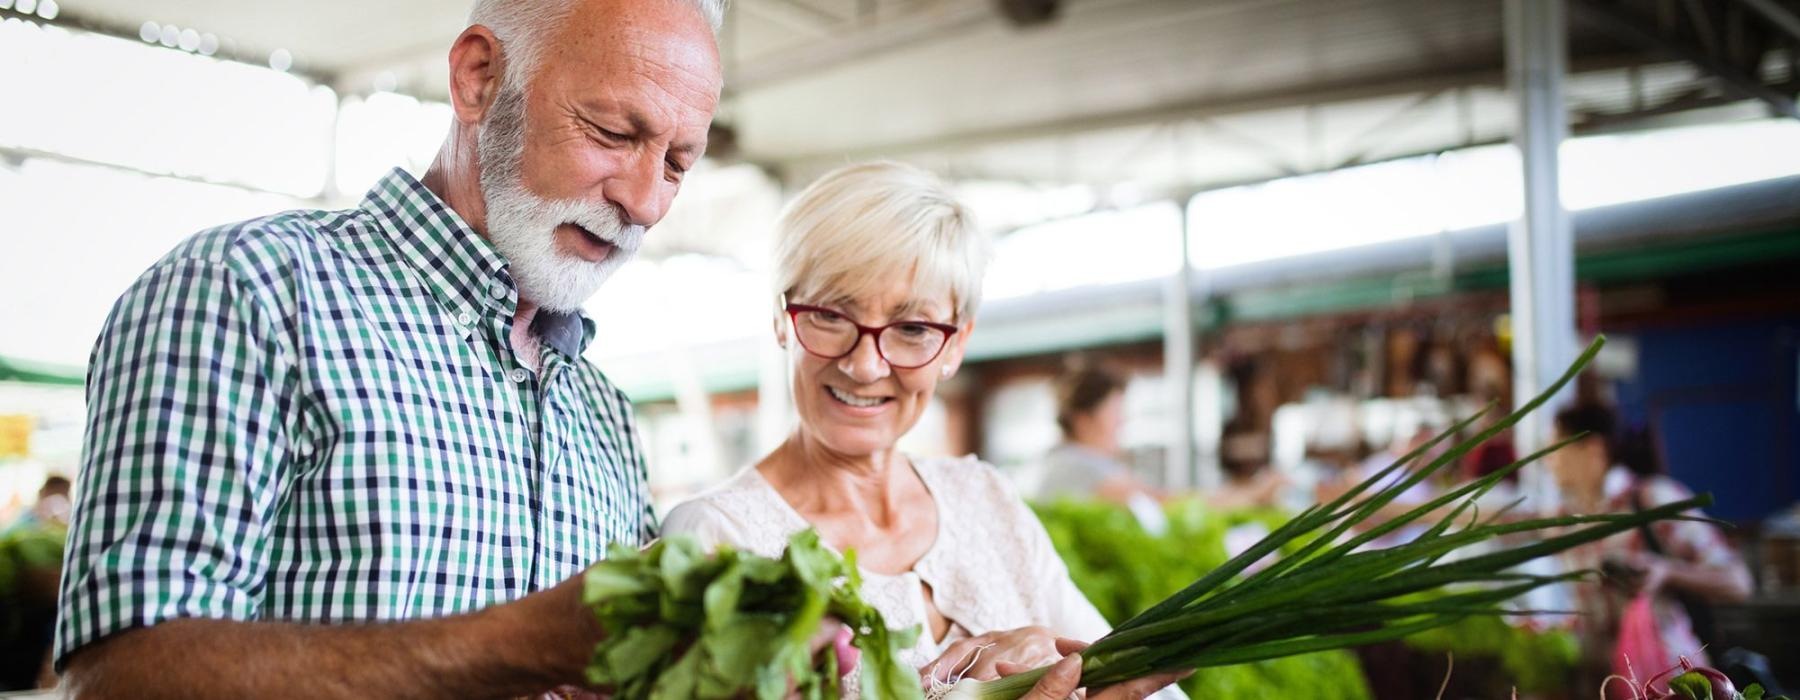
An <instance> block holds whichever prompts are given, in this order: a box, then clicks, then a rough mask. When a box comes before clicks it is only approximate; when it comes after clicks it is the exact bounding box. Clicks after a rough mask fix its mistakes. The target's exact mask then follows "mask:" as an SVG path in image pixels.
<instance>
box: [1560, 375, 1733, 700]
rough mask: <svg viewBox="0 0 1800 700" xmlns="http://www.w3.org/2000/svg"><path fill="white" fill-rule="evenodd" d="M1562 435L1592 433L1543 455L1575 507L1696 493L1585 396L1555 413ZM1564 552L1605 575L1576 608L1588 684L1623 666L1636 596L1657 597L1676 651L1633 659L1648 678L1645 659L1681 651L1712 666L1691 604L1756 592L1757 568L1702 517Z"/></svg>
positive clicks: (1664, 639)
mask: <svg viewBox="0 0 1800 700" xmlns="http://www.w3.org/2000/svg"><path fill="white" fill-rule="evenodd" d="M1556 433H1557V436H1556V437H1557V439H1559V440H1561V439H1565V438H1567V437H1568V436H1572V435H1579V434H1585V437H1583V438H1581V439H1580V440H1577V441H1576V442H1574V443H1572V444H1570V445H1568V446H1566V447H1563V448H1562V449H1560V450H1557V451H1556V452H1553V453H1551V454H1550V456H1549V457H1548V458H1546V460H1545V461H1546V462H1547V463H1548V465H1549V467H1550V469H1551V472H1552V473H1553V474H1554V475H1555V478H1556V482H1557V485H1558V486H1559V487H1560V488H1561V490H1562V497H1563V506H1564V508H1565V509H1567V510H1569V511H1570V512H1574V513H1623V512H1632V511H1638V510H1644V509H1646V508H1654V507H1657V506H1660V505H1664V504H1667V503H1672V502H1675V501H1679V500H1682V499H1685V498H1688V497H1689V496H1691V495H1692V492H1690V491H1689V490H1688V489H1687V488H1686V487H1684V486H1682V485H1681V484H1680V483H1678V482H1676V481H1675V480H1674V479H1670V478H1669V477H1667V476H1664V475H1663V474H1661V473H1660V472H1661V463H1660V461H1659V460H1657V459H1656V458H1655V451H1654V449H1653V448H1652V447H1651V446H1650V445H1649V444H1648V441H1647V440H1644V439H1642V436H1639V439H1637V440H1633V439H1630V438H1628V437H1627V436H1626V435H1625V434H1624V432H1623V431H1621V430H1620V429H1619V426H1618V421H1617V418H1616V417H1615V416H1614V414H1613V412H1612V411H1611V410H1610V409H1608V408H1606V407H1605V406H1601V405H1598V404H1595V403H1580V404H1576V405H1574V406H1571V407H1569V408H1566V409H1563V410H1562V411H1561V412H1560V413H1558V414H1557V415H1556ZM1690 515H1699V514H1698V513H1691V514H1690ZM1564 556H1565V558H1566V561H1567V562H1568V564H1569V565H1570V568H1571V569H1572V570H1593V571H1601V572H1604V573H1605V576H1603V577H1602V578H1601V579H1599V580H1586V581H1582V582H1580V583H1578V584H1577V586H1576V598H1577V606H1578V607H1579V609H1580V612H1582V613H1583V614H1582V615H1581V616H1580V617H1579V618H1578V619H1577V620H1576V625H1577V630H1578V632H1579V633H1580V635H1581V638H1582V652H1583V657H1584V663H1583V669H1582V670H1583V673H1584V675H1585V676H1587V678H1585V679H1584V680H1585V681H1586V682H1587V683H1588V684H1587V685H1583V686H1582V687H1595V685H1597V684H1598V679H1599V678H1601V677H1604V676H1605V675H1606V674H1608V673H1612V672H1614V671H1616V670H1622V669H1616V668H1615V667H1614V666H1613V663H1614V660H1613V652H1614V650H1615V648H1616V647H1617V645H1618V643H1619V627H1620V622H1621V619H1622V617H1623V614H1624V611H1625V608H1626V605H1627V604H1628V603H1630V602H1631V601H1632V599H1633V598H1635V597H1637V596H1638V595H1640V594H1643V595H1648V596H1649V597H1650V601H1651V605H1650V611H1651V613H1652V615H1653V617H1654V627H1655V632H1654V634H1655V635H1656V636H1657V637H1659V638H1660V641H1661V646H1662V647H1663V648H1664V649H1665V650H1666V651H1667V653H1668V654H1669V657H1668V658H1667V659H1663V660H1660V661H1657V660H1646V659H1637V660H1634V662H1633V663H1634V665H1635V669H1634V670H1636V672H1637V675H1638V677H1640V678H1647V677H1649V676H1652V675H1655V674H1657V673H1660V672H1661V671H1662V670H1663V669H1662V668H1651V667H1648V666H1652V665H1655V664H1658V663H1673V662H1674V661H1675V660H1676V658H1677V657H1683V656H1685V657H1687V659H1688V660H1690V661H1693V662H1694V663H1696V664H1700V665H1705V664H1706V663H1707V655H1706V651H1705V650H1704V649H1703V645H1702V641H1701V640H1702V638H1703V637H1704V636H1705V635H1706V634H1707V633H1708V631H1707V630H1705V629H1697V628H1696V625H1695V621H1694V620H1693V619H1691V617H1690V614H1689V610H1690V609H1695V610H1701V609H1704V608H1705V607H1706V606H1707V605H1709V604H1713V603H1727V602H1735V601H1741V600H1744V599H1745V598H1748V597H1749V596H1750V592H1751V580H1750V572H1749V570H1748V569H1747V568H1746V567H1745V566H1744V562H1743V560H1742V559H1741V558H1740V557H1739V556H1738V553H1737V550H1736V549H1734V548H1733V547H1732V546H1731V543H1730V542H1728V541H1727V540H1726V539H1725V537H1724V535H1723V534H1722V533H1720V532H1719V529H1718V528H1717V527H1714V526H1712V525H1710V524H1707V523H1703V522H1695V521H1691V520H1664V521H1659V522H1657V523H1654V524H1652V525H1650V526H1649V527H1647V528H1641V529H1638V530H1633V531H1631V532H1624V533H1620V534H1618V535H1614V536H1613V537H1610V538H1607V539H1604V540H1600V541H1598V542H1595V543H1592V544H1589V545H1586V546H1583V547H1580V548H1577V549H1574V550H1570V551H1569V552H1568V553H1566V554H1565V555H1564Z"/></svg>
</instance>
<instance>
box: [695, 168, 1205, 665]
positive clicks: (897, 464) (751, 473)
mask: <svg viewBox="0 0 1800 700" xmlns="http://www.w3.org/2000/svg"><path fill="white" fill-rule="evenodd" d="M775 246H776V248H775V249H776V254H775V288H774V289H773V290H772V293H771V294H770V297H771V301H775V302H776V305H775V306H774V308H772V309H771V311H773V312H774V319H773V320H774V321H775V326H774V331H775V333H774V337H773V338H771V341H772V342H775V343H777V344H778V345H780V346H781V348H782V350H783V351H785V354H786V358H787V362H788V364H789V367H790V368H791V369H792V372H790V373H789V374H790V376H792V377H793V383H792V384H791V386H790V389H791V391H792V394H793V399H794V408H795V410H796V412H797V413H798V414H799V422H798V425H797V426H796V427H795V429H794V432H793V433H791V434H789V435H788V437H787V439H786V440H784V441H782V443H781V444H780V445H779V446H777V447H776V448H775V449H774V450H773V451H771V452H770V453H769V454H767V455H765V456H763V458H762V459H761V460H760V461H758V462H757V463H755V464H751V465H748V466H746V467H745V468H744V469H742V470H740V471H739V472H738V473H737V474H736V475H735V476H733V477H732V478H731V479H730V480H728V481H727V482H725V483H724V484H723V485H721V486H719V487H718V488H715V489H713V490H711V491H708V492H707V493H706V494H704V495H701V496H700V497H698V498H696V499H694V500H691V501H688V502H686V503H683V504H681V505H679V506H676V508H675V509H674V510H673V511H671V512H670V513H669V518H668V532H669V534H671V535H673V534H687V535H692V536H694V537H696V538H698V539H699V540H700V541H701V542H703V543H704V544H706V545H708V546H714V545H719V544H730V545H733V546H735V547H737V548H738V549H740V550H741V551H748V552H752V553H755V554H761V555H764V556H771V557H772V556H780V554H781V552H782V551H783V550H784V549H786V546H787V541H788V538H789V537H790V536H792V535H793V534H794V533H796V532H798V531H801V530H804V529H807V528H815V529H817V530H818V532H819V535H820V537H821V538H822V539H823V540H824V541H825V542H826V543H827V544H829V545H830V546H832V547H834V548H836V549H838V550H840V551H842V550H849V549H854V550H855V551H856V562H857V565H858V566H859V567H860V568H861V569H862V574H861V575H862V582H863V583H862V586H863V587H862V593H863V595H864V596H865V597H866V598H867V599H868V600H869V602H870V604H871V605H874V606H875V607H876V608H878V609H880V610H881V612H882V615H883V616H884V617H885V618H886V619H887V622H888V624H890V625H892V626H895V627H899V628H906V627H915V626H916V627H917V628H918V629H919V630H920V631H921V634H919V635H918V637H917V639H916V640H914V643H913V645H912V646H911V647H910V648H908V649H905V650H903V651H902V653H901V660H902V661H904V662H908V663H910V664H912V665H914V666H915V667H918V668H919V669H920V670H921V671H923V672H926V673H928V674H930V675H932V676H933V677H934V678H935V679H937V680H940V681H941V680H944V679H946V678H947V677H949V676H952V675H963V676H966V677H971V678H977V679H984V678H993V677H995V676H997V675H1001V674H1004V673H1005V672H1006V671H1007V670H1008V665H1009V664H1010V665H1017V667H1016V669H1013V670H1024V669H1027V668H1031V667H1034V666H1038V665H1040V664H1047V663H1051V662H1055V661H1056V660H1057V659H1058V658H1059V657H1061V656H1062V654H1061V651H1062V649H1065V648H1068V644H1067V643H1066V642H1064V643H1059V642H1058V641H1057V640H1058V638H1065V639H1074V640H1078V642H1092V641H1094V640H1096V639H1098V638H1100V637H1101V636H1104V635H1105V634H1106V633H1107V632H1108V631H1109V628H1108V625H1107V623H1106V619H1105V618H1103V617H1101V615H1100V612H1099V611H1098V610H1096V609H1095V608H1094V605H1093V604H1092V603H1091V602H1089V601H1088V599H1087V597H1086V596H1084V595H1083V594H1082V592H1081V591H1080V589H1077V588H1076V587H1075V583H1074V581H1073V580H1071V579H1070V577H1069V572H1068V568H1067V567H1066V566H1065V565H1064V564H1063V561H1062V558H1061V557H1059V556H1058V555H1057V553H1056V549H1055V547H1054V546H1052V544H1051V542H1050V537H1049V534H1048V533H1046V532H1045V531H1044V526H1043V525H1042V524H1041V523H1039V522H1038V519H1037V516H1036V515H1035V514H1033V513H1032V511H1031V508H1030V507H1028V506H1026V504H1025V502H1024V501H1023V500H1022V499H1020V498H1019V496H1018V494H1017V493H1015V492H1014V491H1013V489H1012V488H1011V484H1010V482H1008V481H1007V480H1006V479H1005V478H1004V477H1003V476H1001V474H1000V473H999V471H997V470H995V469H994V468H993V467H992V466H990V465H988V464H986V463H983V462H982V461H981V460H979V459H976V458H975V457H973V456H966V457H954V458H942V457H936V458H931V457H918V456H914V455H909V454H906V453H905V452H903V451H901V450H900V449H899V448H898V443H899V441H900V438H901V437H902V436H904V435H906V433H907V432H909V431H911V430H912V429H913V427H914V426H915V425H917V424H918V422H919V417H920V416H921V415H923V413H924V411H925V408H926V406H928V405H930V403H931V400H932V397H933V396H934V395H935V394H936V392H937V388H938V385H939V383H940V382H942V381H944V380H946V379H949V378H950V377H952V376H955V374H956V372H957V370H958V369H959V368H960V367H961V366H962V362H963V351H964V349H965V348H966V347H967V346H968V342H969V337H970V335H971V334H973V333H974V332H975V310H976V308H977V307H978V306H979V305H980V300H981V286H982V276H983V273H984V272H985V270H986V269H987V260H988V256H989V255H990V248H989V246H988V244H987V240H986V238H985V237H983V236H982V235H981V233H980V231H979V230H978V229H977V228H976V227H975V225H974V222H973V221H972V219H971V214H970V212H969V211H968V209H967V208H966V207H965V206H964V205H963V204H962V203H961V202H959V201H958V200H957V199H956V198H955V196H954V195H952V194H951V192H950V190H949V189H948V187H947V186H946V185H945V184H944V183H943V182H942V181H941V180H939V179H938V178H937V177H935V176H933V175H931V174H930V173H927V172H924V171H922V170H919V169H918V168H915V167H912V166H908V165H901V164H897V163H867V164H860V165H851V166H847V167H843V168H839V169H837V170H834V171H832V172H830V173H828V174H826V175H825V176H824V177H821V178H820V179H819V180H818V181H817V182H814V183H813V184H812V185H810V186H808V187H807V188H806V189H805V190H804V191H802V192H801V193H800V194H799V196H797V197H795V198H794V201H793V202H791V203H790V204H789V205H788V207H787V209H786V210H785V211H784V212H783V213H782V216H781V219H780V221H779V222H777V224H776V226H775ZM1120 385H1121V383H1120V382H1119V381H1118V380H1117V378H1116V377H1115V376H1111V375H1108V376H1105V377H1098V376H1096V378H1095V380H1094V385H1093V386H1094V388H1093V389H1092V391H1093V392H1095V394H1096V395H1098V397H1099V399H1097V400H1095V401H1084V402H1083V403H1082V405H1083V406H1087V407H1089V411H1090V412H1091V411H1092V407H1093V406H1097V405H1099V403H1101V402H1103V401H1104V400H1105V399H1106V397H1109V396H1113V395H1115V394H1116V393H1117V387H1119V386H1120ZM1083 396H1084V397H1086V396H1089V394H1083ZM1111 410H1112V411H1114V414H1115V416H1116V413H1117V411H1118V407H1117V406H1114V407H1113V408H1112V409H1111ZM1089 420H1092V419H1089ZM1116 424H1117V420H1116V417H1115V418H1114V419H1112V420H1110V421H1109V425H1112V426H1113V427H1112V436H1111V437H1110V438H1106V437H1105V436H1102V435H1093V437H1096V438H1097V439H1102V438H1103V439H1108V440H1110V441H1111V442H1110V443H1105V444H1111V445H1113V446H1114V448H1115V449H1116V445H1117V427H1116ZM1071 425H1074V423H1071ZM1081 425H1087V423H1085V422H1083V423H1081ZM1083 434H1084V435H1086V434H1088V433H1085V432H1084V433H1083ZM1173 680H1174V679H1173V678H1172V677H1161V678H1147V679H1140V680H1135V681H1130V682H1126V683H1122V684H1119V685H1116V686H1112V687H1110V688H1107V689H1105V690H1103V691H1101V692H1099V693H1096V694H1095V695H1094V696H1092V697H1094V698H1095V699H1096V700H1099V698H1126V697H1130V698H1142V697H1146V696H1147V695H1149V694H1150V693H1152V692H1156V691H1158V689H1159V688H1161V686H1164V685H1167V684H1168V683H1170V682H1171V681H1173ZM1057 683H1058V681H1056V680H1055V679H1053V678H1050V677H1049V676H1046V678H1045V680H1041V681H1040V682H1039V687H1038V688H1037V689H1034V690H1033V691H1031V693H1030V696H1031V697H1042V698H1062V697H1068V696H1069V695H1070V694H1071V693H1072V692H1073V691H1074V690H1075V688H1074V687H1072V686H1070V685H1066V684H1064V685H1057ZM1051 686H1055V687H1051ZM1162 692H1163V694H1162V695H1160V696H1159V697H1164V698H1179V697H1182V696H1181V694H1180V692H1179V691H1176V690H1173V689H1164V690H1163V691H1162Z"/></svg>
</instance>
